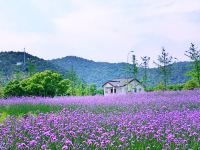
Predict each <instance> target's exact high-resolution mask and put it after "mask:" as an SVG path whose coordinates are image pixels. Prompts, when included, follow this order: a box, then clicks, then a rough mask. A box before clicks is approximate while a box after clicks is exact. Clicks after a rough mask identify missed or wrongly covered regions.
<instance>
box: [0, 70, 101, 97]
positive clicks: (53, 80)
mask: <svg viewBox="0 0 200 150" xmlns="http://www.w3.org/2000/svg"><path fill="white" fill-rule="evenodd" d="M96 94H103V92H102V90H99V89H97V87H96V85H95V84H86V83H83V82H82V81H81V80H80V78H79V77H78V76H77V75H76V73H75V71H74V70H73V69H72V70H70V71H68V72H67V74H66V76H62V75H61V74H59V73H57V72H54V71H50V70H46V71H43V72H39V73H35V74H33V75H30V76H29V77H27V76H22V75H21V76H20V77H18V78H16V79H14V80H11V81H9V82H8V84H6V85H5V87H2V86H1V88H0V96H1V97H13V96H17V97H18V96H43V97H49V96H50V97H54V96H86V95H96Z"/></svg>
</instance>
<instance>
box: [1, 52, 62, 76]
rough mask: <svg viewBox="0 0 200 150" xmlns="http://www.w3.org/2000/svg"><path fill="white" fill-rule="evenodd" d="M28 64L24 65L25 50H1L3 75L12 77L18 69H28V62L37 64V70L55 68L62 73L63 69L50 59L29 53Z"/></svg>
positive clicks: (27, 55) (26, 57)
mask: <svg viewBox="0 0 200 150" xmlns="http://www.w3.org/2000/svg"><path fill="white" fill-rule="evenodd" d="M25 60H26V63H25V64H26V65H25V66H24V63H23V62H24V53H23V52H12V51H11V52H0V68H1V69H0V73H1V76H4V77H6V79H10V77H11V76H12V74H14V73H16V72H17V71H23V72H25V71H27V68H28V62H30V61H31V62H32V63H33V64H35V66H36V71H37V72H40V71H43V70H46V69H50V70H55V71H57V72H60V73H62V71H63V69H61V68H60V67H59V66H57V65H55V64H52V63H51V62H49V61H46V60H44V59H41V58H38V57H36V56H32V55H30V54H28V53H25Z"/></svg>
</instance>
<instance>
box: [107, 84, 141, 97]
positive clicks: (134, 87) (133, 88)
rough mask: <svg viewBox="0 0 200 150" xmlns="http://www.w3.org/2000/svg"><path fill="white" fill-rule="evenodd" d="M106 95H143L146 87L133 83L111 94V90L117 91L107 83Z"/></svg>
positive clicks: (118, 88) (117, 88)
mask: <svg viewBox="0 0 200 150" xmlns="http://www.w3.org/2000/svg"><path fill="white" fill-rule="evenodd" d="M103 88H104V95H111V94H126V93H141V92H144V91H145V90H144V87H143V86H142V85H141V84H140V83H138V82H137V81H132V82H131V83H130V84H128V86H127V85H126V86H123V87H116V93H111V89H113V91H114V89H115V87H113V86H112V85H111V84H109V83H107V84H105V85H104V87H103Z"/></svg>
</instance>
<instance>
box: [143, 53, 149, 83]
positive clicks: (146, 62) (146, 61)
mask: <svg viewBox="0 0 200 150" xmlns="http://www.w3.org/2000/svg"><path fill="white" fill-rule="evenodd" d="M141 59H142V64H141V67H142V68H143V69H144V75H143V77H142V81H143V83H144V85H146V83H147V82H148V74H147V69H148V68H149V61H150V57H148V56H144V57H141Z"/></svg>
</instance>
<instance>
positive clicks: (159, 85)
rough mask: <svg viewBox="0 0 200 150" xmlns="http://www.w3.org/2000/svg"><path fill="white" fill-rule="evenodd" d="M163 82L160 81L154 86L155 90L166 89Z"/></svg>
mask: <svg viewBox="0 0 200 150" xmlns="http://www.w3.org/2000/svg"><path fill="white" fill-rule="evenodd" d="M166 89H167V88H166V87H165V83H164V82H163V81H162V82H160V84H158V85H157V86H156V87H155V90H166Z"/></svg>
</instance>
